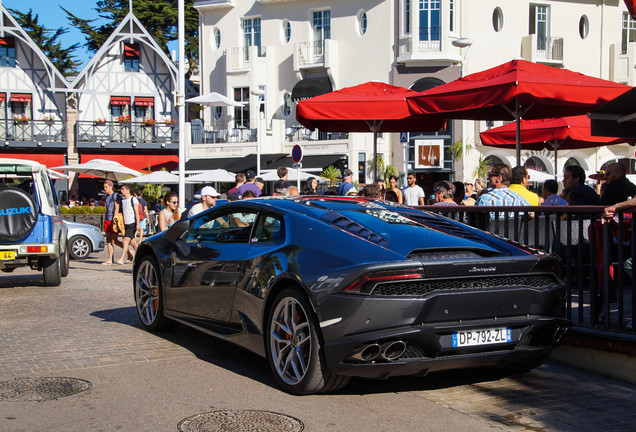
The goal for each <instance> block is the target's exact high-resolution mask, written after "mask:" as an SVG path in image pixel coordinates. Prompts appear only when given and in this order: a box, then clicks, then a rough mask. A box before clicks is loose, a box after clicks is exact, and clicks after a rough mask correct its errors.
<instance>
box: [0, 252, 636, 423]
mask: <svg viewBox="0 0 636 432" xmlns="http://www.w3.org/2000/svg"><path fill="white" fill-rule="evenodd" d="M104 257H105V255H104V253H100V254H93V255H92V256H91V258H90V259H86V260H82V261H72V262H71V273H70V275H69V277H67V278H65V279H64V280H63V283H62V285H61V286H60V287H44V286H43V284H42V278H41V275H40V274H38V273H35V272H31V271H27V270H25V269H18V270H16V271H15V272H14V273H12V274H2V275H1V277H0V329H1V331H0V381H6V380H11V379H13V378H17V377H42V376H73V375H75V376H77V375H82V373H80V372H81V371H85V374H83V375H87V376H89V377H90V376H91V375H94V376H99V377H105V378H103V379H104V380H105V381H108V380H109V379H112V380H113V381H114V380H116V379H121V377H115V375H111V376H110V377H111V378H108V377H109V374H111V373H112V374H115V373H117V374H121V373H122V372H121V371H122V370H125V368H127V367H135V366H136V365H139V364H146V365H147V364H151V365H154V368H155V369H157V368H160V367H164V366H165V368H166V371H167V370H169V368H170V367H173V366H174V365H175V364H178V363H181V364H188V365H193V366H192V368H193V369H196V368H203V369H205V373H206V374H209V373H212V372H211V370H212V369H214V371H215V373H218V374H220V375H219V376H221V377H222V380H223V381H225V380H227V381H228V382H229V384H228V385H230V386H234V387H238V388H240V389H245V388H246V387H250V386H253V387H254V388H256V389H258V390H254V392H255V393H258V394H262V395H263V396H262V397H259V398H258V399H259V402H258V403H256V405H257V406H263V407H264V408H265V407H266V408H268V409H271V410H273V411H278V412H283V411H285V409H287V411H294V412H292V413H290V414H291V415H294V416H295V417H298V418H300V420H303V418H302V414H303V412H304V413H306V415H307V416H309V408H306V407H307V406H308V403H311V404H317V405H315V406H318V407H320V406H321V405H323V407H322V409H324V410H327V411H325V412H328V409H330V408H327V406H328V405H330V404H334V408H331V409H333V410H335V412H340V411H338V410H342V411H344V412H345V413H347V412H358V410H360V409H368V410H369V412H368V415H369V416H373V415H377V416H380V417H381V418H383V417H386V415H388V416H389V419H387V422H389V421H392V420H391V416H395V415H396V413H397V412H398V411H399V407H397V408H393V407H392V406H393V405H392V404H397V405H401V406H403V407H405V408H404V410H403V411H401V414H400V418H399V419H396V420H395V421H397V422H398V424H408V422H413V423H414V424H418V422H420V423H421V422H422V420H421V418H422V412H418V411H417V410H413V409H412V408H410V407H412V406H420V405H421V406H428V405H427V404H430V405H432V406H439V407H440V409H442V408H443V409H444V410H446V411H447V414H446V415H449V414H448V413H450V414H452V415H453V416H459V418H461V417H464V418H470V419H474V420H476V421H477V422H478V423H479V424H482V425H485V426H487V427H486V429H476V428H471V427H466V429H465V430H510V431H583V430H585V431H596V430H599V431H600V430H603V431H633V430H634V424H636V409H634V407H636V387H635V386H632V385H629V384H625V383H621V382H618V381H614V380H611V379H608V378H604V377H600V376H597V375H593V374H589V373H586V372H582V371H578V370H575V369H571V368H568V367H566V366H562V365H559V364H557V363H553V362H548V363H546V364H545V365H543V366H542V367H540V368H538V369H535V370H533V371H531V372H528V373H525V374H517V375H502V374H501V373H499V372H492V371H455V372H452V373H439V374H431V375H430V376H428V377H426V378H396V379H389V380H386V381H373V380H363V379H354V380H352V382H351V383H350V384H349V385H348V386H347V387H346V388H345V389H343V390H342V391H340V392H338V393H337V394H334V395H327V396H325V395H317V396H308V397H300V398H299V397H292V396H289V395H285V394H283V393H281V392H279V391H278V390H277V389H275V388H274V387H273V384H272V383H273V381H271V379H270V378H269V371H268V369H267V364H266V362H265V361H264V360H261V359H260V358H259V357H257V356H254V355H251V354H246V353H245V352H244V351H242V350H240V349H238V348H235V347H233V346H231V345H229V344H225V343H220V342H219V341H217V340H215V339H214V338H212V337H210V336H207V335H204V334H201V333H199V332H197V331H195V330H192V329H188V328H185V327H184V326H179V327H177V328H176V329H175V330H174V331H172V332H167V333H160V334H151V333H148V332H146V331H143V330H142V329H141V328H140V326H139V324H138V322H137V317H136V315H135V308H134V303H133V296H132V278H131V273H132V266H131V265H130V264H128V265H123V266H104V265H101V264H100V263H101V261H102V260H103V258H104ZM117 368H119V369H117ZM115 371H117V372H115ZM165 373H166V377H168V376H170V372H165ZM193 373H194V372H193ZM172 379H174V380H178V379H179V377H178V376H177V377H173V378H172ZM188 384H190V383H188ZM177 385H178V383H177ZM181 387H183V384H181ZM210 390H211V389H210ZM234 391H235V392H236V394H235V395H234V396H233V397H229V396H228V397H226V398H224V399H221V400H223V401H224V403H225V404H229V403H230V401H235V402H233V403H235V404H239V403H240V402H241V400H243V401H245V400H249V396H246V395H242V394H240V392H241V390H234ZM168 395H169V393H168ZM84 397H88V396H84ZM137 397H138V396H137ZM166 397H169V396H166ZM234 398H235V399H234ZM65 399H69V398H65ZM263 401H268V402H263ZM276 401H279V404H283V405H284V406H279V405H277V404H276ZM283 401H284V402H283ZM371 402H373V403H371ZM48 403H50V402H48ZM87 403H88V402H87ZM10 404H11V403H8V402H2V401H0V430H34V429H29V428H23V429H20V428H16V429H11V428H10V426H11V425H13V424H14V423H11V421H10V420H11V419H14V418H15V417H12V416H11V415H10V414H8V413H9V411H11V412H13V410H15V409H17V408H13V407H15V406H17V405H13V406H12V407H10ZM13 404H18V403H17V402H16V403H13ZM40 405H44V404H37V406H40ZM368 405H370V406H368ZM217 406H218V405H217ZM366 406H368V407H367V408H363V407H366ZM301 407H303V408H302V409H301ZM406 407H409V408H408V409H406ZM10 408H11V410H10ZM225 408H226V409H241V408H244V407H241V406H239V407H237V406H234V407H232V406H225ZM275 408H278V409H275ZM296 409H297V410H299V411H298V412H296V411H295V410H296ZM303 410H304V411H303ZM383 410H387V413H386V415H384V413H383ZM18 411H19V409H18ZM404 411H405V412H406V414H405V412H404ZM446 411H445V412H446ZM372 413H373V414H372ZM325 415H326V414H325ZM366 416H367V414H365V413H358V418H359V420H356V419H354V418H349V419H346V422H348V423H346V424H347V429H345V426H344V425H343V424H337V422H335V423H334V421H332V422H328V423H327V425H326V426H324V427H317V426H316V425H315V424H314V425H313V427H308V428H307V429H306V430H330V431H339V430H351V429H350V427H351V426H352V425H356V421H358V423H359V424H357V425H356V427H357V428H358V430H385V427H384V426H379V425H374V424H372V423H364V418H365V417H366ZM409 416H411V417H412V418H407V417H409ZM184 417H185V416H184ZM7 419H10V420H7ZM342 421H344V420H342ZM4 422H7V423H4ZM360 422H362V423H360ZM175 424H176V422H175ZM311 424H312V423H311V422H309V425H311ZM360 424H363V425H364V426H360ZM421 424H422V429H421V430H439V429H435V427H434V426H433V425H429V426H428V428H427V427H426V421H424V422H423V423H421ZM71 429H72V428H71ZM114 429H115V428H114V427H112V428H111V427H108V426H104V428H103V429H100V430H114ZM39 430H55V429H47V427H46V426H41V427H40V428H39ZM58 430H62V429H58ZM66 430H70V429H66ZM74 430H75V429H74ZM76 430H81V429H76ZM87 430H88V429H87ZM124 430H126V429H125V428H124ZM137 430H153V429H152V428H150V429H143V428H138V429H137ZM161 430H165V429H161ZM170 430H176V427H175V428H174V429H170ZM396 430H400V428H399V427H398V428H397V429H396ZM404 430H406V429H404ZM441 430H443V429H441ZM448 430H451V429H448Z"/></svg>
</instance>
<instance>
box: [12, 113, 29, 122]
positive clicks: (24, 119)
mask: <svg viewBox="0 0 636 432" xmlns="http://www.w3.org/2000/svg"><path fill="white" fill-rule="evenodd" d="M29 120H31V119H30V118H29V117H27V116H26V115H24V114H22V115H15V116H13V122H14V123H28V122H29Z"/></svg>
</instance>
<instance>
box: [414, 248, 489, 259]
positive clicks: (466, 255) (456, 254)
mask: <svg viewBox="0 0 636 432" xmlns="http://www.w3.org/2000/svg"><path fill="white" fill-rule="evenodd" d="M407 258H408V259H411V260H414V261H458V260H464V259H469V260H474V259H476V258H481V257H480V255H479V254H477V253H475V252H473V251H452V250H450V251H426V252H420V251H417V250H414V251H413V252H411V253H410V254H408V256H407Z"/></svg>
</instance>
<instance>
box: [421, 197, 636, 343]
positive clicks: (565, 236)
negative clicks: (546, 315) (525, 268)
mask: <svg viewBox="0 0 636 432" xmlns="http://www.w3.org/2000/svg"><path fill="white" fill-rule="evenodd" d="M419 208H421V209H425V210H430V211H434V212H438V213H443V214H444V215H445V216H448V217H450V218H452V219H455V220H459V221H462V222H464V223H467V224H469V225H471V226H474V227H476V228H479V229H483V230H486V231H489V232H492V233H494V234H497V235H499V236H502V237H506V238H509V239H511V240H515V241H518V242H519V243H522V244H525V245H530V246H531V247H534V248H537V249H542V250H544V251H546V252H550V253H554V254H556V255H559V256H560V257H561V258H562V262H563V266H562V268H561V269H560V270H559V272H560V276H561V277H562V278H563V281H564V283H565V285H566V287H567V298H566V303H567V316H568V318H569V319H571V320H572V321H573V323H574V325H575V326H577V327H581V328H585V329H594V330H596V331H598V330H601V331H607V332H612V333H613V334H616V335H618V336H621V335H625V336H626V337H627V336H628V337H630V338H631V339H633V338H634V336H636V335H635V333H634V325H633V311H634V309H636V296H634V295H633V294H634V292H636V278H633V277H632V278H630V277H629V276H628V274H627V270H626V268H627V266H625V265H624V263H625V262H626V260H627V258H629V257H636V231H635V230H633V229H632V226H631V217H630V218H628V217H627V216H624V215H623V214H619V215H618V216H617V217H616V218H615V220H612V221H610V222H605V221H602V219H600V216H601V215H602V214H603V210H604V207H596V206H566V207H477V206H459V207H455V206H439V207H438V206H422V207H419ZM449 229H452V227H449ZM629 271H631V267H630V269H629Z"/></svg>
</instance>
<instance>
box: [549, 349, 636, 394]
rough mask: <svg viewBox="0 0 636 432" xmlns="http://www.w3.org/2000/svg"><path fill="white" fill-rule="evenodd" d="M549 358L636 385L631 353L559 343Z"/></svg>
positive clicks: (633, 358)
mask: <svg viewBox="0 0 636 432" xmlns="http://www.w3.org/2000/svg"><path fill="white" fill-rule="evenodd" d="M550 360H553V361H555V362H557V363H561V364H564V365H567V366H572V367H575V368H577V369H582V370H585V371H588V372H592V373H595V374H597V375H601V376H604V377H610V378H615V379H618V380H621V381H624V382H627V383H630V384H633V385H636V357H635V356H634V355H632V354H627V353H619V352H610V351H602V350H598V349H594V348H588V347H584V346H574V345H561V346H559V347H557V348H556V349H555V350H554V351H552V354H551V355H550Z"/></svg>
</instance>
